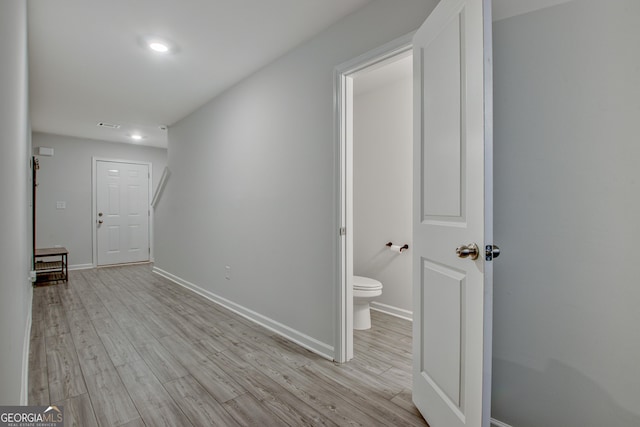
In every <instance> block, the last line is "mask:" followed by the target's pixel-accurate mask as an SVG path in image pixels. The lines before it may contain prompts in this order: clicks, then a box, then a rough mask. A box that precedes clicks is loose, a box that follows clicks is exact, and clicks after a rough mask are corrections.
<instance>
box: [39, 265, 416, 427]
mask: <svg viewBox="0 0 640 427" xmlns="http://www.w3.org/2000/svg"><path fill="white" fill-rule="evenodd" d="M69 274H70V277H69V283H68V284H59V285H53V286H48V287H39V288H35V289H34V299H33V324H32V329H31V351H30V354H29V404H32V405H49V404H50V403H51V404H59V405H64V410H65V421H66V422H65V426H67V427H70V426H73V425H77V426H82V427H91V426H131V427H133V426H145V425H146V426H171V427H176V426H191V425H194V426H212V425H218V426H238V425H241V426H286V425H290V426H301V425H314V426H315V425H323V426H336V425H340V426H343V425H349V426H352V425H363V426H378V425H386V426H426V425H427V424H426V423H425V422H424V420H423V419H422V418H421V417H420V416H419V414H418V413H417V410H416V409H415V407H414V405H413V404H412V403H411V376H410V371H411V327H410V323H409V322H406V321H403V320H400V319H397V318H394V317H391V316H386V315H384V314H381V313H377V312H373V316H372V317H373V322H374V327H373V328H372V329H371V330H369V331H356V338H355V351H356V358H355V359H354V360H353V361H351V362H349V363H347V364H343V365H338V364H334V363H332V362H330V361H328V360H325V359H323V358H321V357H319V356H316V355H315V354H313V353H311V352H309V351H307V350H305V349H303V348H301V347H299V346H297V345H296V344H294V343H292V342H289V341H288V340H286V339H284V338H282V337H280V336H278V335H275V334H273V333H272V332H270V331H268V330H266V329H264V328H262V327H260V326H257V325H255V324H253V323H252V322H249V321H247V320H246V319H244V318H242V317H240V316H238V315H236V314H234V313H232V312H230V311H228V310H225V309H223V308H222V307H220V306H218V305H216V304H214V303H212V302H210V301H208V300H206V299H205V298H203V297H201V296H199V295H197V294H194V293H192V292H190V291H188V290H186V289H184V288H182V287H180V286H178V285H176V284H174V283H172V282H169V281H168V280H165V279H164V278H162V277H159V276H157V275H155V274H152V273H151V267H150V266H149V265H138V266H127V267H112V268H105V269H99V270H84V271H73V272H70V273H69Z"/></svg>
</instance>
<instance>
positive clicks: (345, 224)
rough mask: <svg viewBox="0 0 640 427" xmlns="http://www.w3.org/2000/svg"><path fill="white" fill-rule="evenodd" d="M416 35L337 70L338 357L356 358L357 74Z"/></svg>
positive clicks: (402, 50)
mask: <svg viewBox="0 0 640 427" xmlns="http://www.w3.org/2000/svg"><path fill="white" fill-rule="evenodd" d="M413 34H414V32H411V33H409V34H407V35H404V36H402V37H399V38H397V39H395V40H392V41H390V42H389V43H386V44H384V45H382V46H380V47H378V48H375V49H373V50H370V51H369V52H366V53H364V54H362V55H360V56H358V57H356V58H353V59H351V60H349V61H347V62H344V63H342V64H340V65H338V66H337V67H336V68H335V69H334V123H335V125H334V140H335V144H336V152H337V156H336V160H335V161H336V166H335V171H336V175H337V179H336V181H337V189H336V194H337V197H338V200H337V204H336V206H337V207H338V209H337V212H336V214H337V221H336V222H337V224H339V225H338V230H337V232H338V251H337V253H338V259H337V260H336V262H337V269H336V282H335V283H336V294H335V295H336V299H335V304H334V307H335V316H336V317H335V319H336V322H335V328H336V329H335V342H334V360H335V361H336V362H339V363H345V362H348V361H349V360H351V359H352V358H353V289H352V287H351V286H349V284H350V281H349V279H348V278H349V277H351V276H353V249H352V248H353V232H352V231H353V76H354V75H355V74H356V73H357V72H359V71H362V70H364V69H366V68H369V67H371V66H374V65H376V64H381V63H384V62H385V61H387V60H389V59H391V58H393V57H395V56H397V55H401V54H404V53H406V52H408V51H411V50H412V49H413Z"/></svg>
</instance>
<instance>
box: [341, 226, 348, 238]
mask: <svg viewBox="0 0 640 427" xmlns="http://www.w3.org/2000/svg"><path fill="white" fill-rule="evenodd" d="M340 235H341V236H346V235H347V227H340Z"/></svg>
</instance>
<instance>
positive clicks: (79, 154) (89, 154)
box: [33, 132, 167, 267]
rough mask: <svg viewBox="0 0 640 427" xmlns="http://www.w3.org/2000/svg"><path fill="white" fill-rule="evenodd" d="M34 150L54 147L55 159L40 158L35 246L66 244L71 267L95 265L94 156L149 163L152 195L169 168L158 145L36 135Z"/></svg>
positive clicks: (164, 150)
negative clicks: (59, 204) (61, 205)
mask: <svg viewBox="0 0 640 427" xmlns="http://www.w3.org/2000/svg"><path fill="white" fill-rule="evenodd" d="M33 146H34V147H50V148H53V149H54V155H53V157H38V159H39V160H40V170H39V171H38V190H37V195H36V240H37V246H38V247H52V246H55V245H60V246H64V247H65V248H67V249H68V250H69V264H70V266H72V267H73V266H87V264H92V263H93V259H92V256H93V254H92V250H93V246H92V233H93V225H94V221H93V218H92V212H91V192H92V189H93V187H92V172H91V168H92V165H93V160H92V158H93V157H94V156H95V157H100V158H106V159H114V160H137V161H143V162H151V163H152V175H151V176H152V178H153V191H155V189H156V187H157V185H158V181H159V180H160V177H161V176H162V171H163V169H164V167H165V166H166V164H167V150H166V149H163V148H156V147H145V146H141V145H133V144H120V143H115V142H106V141H97V140H91V139H79V138H74V137H70V136H61V135H52V134H45V133H37V132H34V134H33ZM151 196H153V193H152V195H151ZM58 201H64V202H66V209H57V208H56V202H58Z"/></svg>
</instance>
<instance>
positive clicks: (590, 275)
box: [492, 0, 640, 427]
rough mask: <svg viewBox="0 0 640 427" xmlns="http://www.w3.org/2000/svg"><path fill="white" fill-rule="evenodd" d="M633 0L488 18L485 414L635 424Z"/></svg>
mask: <svg viewBox="0 0 640 427" xmlns="http://www.w3.org/2000/svg"><path fill="white" fill-rule="evenodd" d="M638 22H640V2H638V1H637V0H613V1H600V0H576V1H573V2H569V3H566V4H563V5H560V6H556V7H552V8H548V9H543V10H540V11H537V12H533V13H529V14H525V15H521V16H517V17H514V18H509V19H506V20H503V21H499V22H496V23H495V26H494V40H495V42H494V43H495V44H494V57H495V80H494V81H495V221H494V223H495V241H496V243H497V244H498V245H500V247H501V248H502V249H503V255H502V256H501V257H500V258H499V259H498V260H497V261H496V263H495V300H494V364H493V369H494V376H493V380H494V381H493V408H492V412H493V416H494V417H495V418H497V419H499V420H501V421H504V422H507V423H509V424H511V425H513V426H517V427H528V426H531V427H533V426H562V427H572V426H575V427H588V426H593V427H600V426H611V427H614V426H615V427H622V426H628V427H631V426H638V425H640V368H639V365H638V364H639V361H640V333H639V331H640V329H639V328H640V326H639V325H640V309H639V307H640V280H639V279H638V268H637V263H638V261H637V256H638V254H637V252H636V246H637V242H638V240H639V238H640V221H639V218H640V179H639V178H638V162H639V161H640V140H639V139H638V123H639V122H640V48H639V45H638V42H639V40H640V25H639V24H638Z"/></svg>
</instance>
